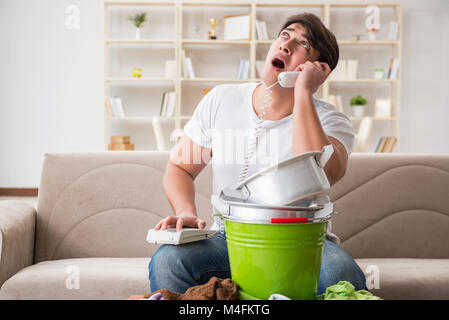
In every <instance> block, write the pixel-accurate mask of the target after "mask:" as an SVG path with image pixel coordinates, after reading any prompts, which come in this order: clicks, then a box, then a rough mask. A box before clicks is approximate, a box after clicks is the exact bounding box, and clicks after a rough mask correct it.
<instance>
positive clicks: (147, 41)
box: [104, 39, 176, 45]
mask: <svg viewBox="0 0 449 320" xmlns="http://www.w3.org/2000/svg"><path fill="white" fill-rule="evenodd" d="M104 42H105V43H109V44H172V45H175V44H176V41H175V40H155V39H144V40H133V39H106V40H105V41H104Z"/></svg>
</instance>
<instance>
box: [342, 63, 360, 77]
mask: <svg viewBox="0 0 449 320" xmlns="http://www.w3.org/2000/svg"><path fill="white" fill-rule="evenodd" d="M358 65H359V61H358V60H355V59H348V60H346V75H345V77H344V78H345V79H348V80H356V79H357V67H358Z"/></svg>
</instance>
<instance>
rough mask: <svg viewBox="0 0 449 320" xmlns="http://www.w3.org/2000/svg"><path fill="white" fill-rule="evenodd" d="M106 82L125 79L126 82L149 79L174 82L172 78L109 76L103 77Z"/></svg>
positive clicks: (147, 80) (146, 80)
mask: <svg viewBox="0 0 449 320" xmlns="http://www.w3.org/2000/svg"><path fill="white" fill-rule="evenodd" d="M105 80H106V81H107V82H119V81H127V82H149V81H168V82H174V81H175V79H173V78H133V77H111V78H106V79H105Z"/></svg>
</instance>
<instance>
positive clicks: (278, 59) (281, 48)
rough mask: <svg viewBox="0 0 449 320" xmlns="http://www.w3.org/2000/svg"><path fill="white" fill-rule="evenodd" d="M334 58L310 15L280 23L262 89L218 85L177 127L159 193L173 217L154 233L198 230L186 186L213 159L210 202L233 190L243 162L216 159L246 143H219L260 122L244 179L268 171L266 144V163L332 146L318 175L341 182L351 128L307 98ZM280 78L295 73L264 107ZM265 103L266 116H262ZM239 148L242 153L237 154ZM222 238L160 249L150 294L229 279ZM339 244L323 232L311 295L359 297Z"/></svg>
mask: <svg viewBox="0 0 449 320" xmlns="http://www.w3.org/2000/svg"><path fill="white" fill-rule="evenodd" d="M338 55H339V50H338V45H337V42H336V40H335V36H334V35H333V34H332V33H331V32H330V31H329V30H328V29H327V28H326V27H325V26H324V25H323V24H322V22H321V21H320V19H319V18H318V17H317V16H315V15H313V14H308V13H304V14H298V15H295V16H292V17H290V18H288V19H287V21H286V22H285V23H284V25H283V27H282V28H281V31H280V32H279V34H278V37H277V39H276V40H275V41H274V42H273V44H272V45H271V47H270V49H269V52H268V54H267V57H266V60H265V66H264V70H263V76H262V78H263V82H262V83H244V84H237V85H233V84H227V85H219V86H216V87H214V88H213V89H212V90H211V91H210V92H209V93H208V94H207V95H206V96H205V97H203V99H202V100H201V101H200V103H199V104H198V106H197V108H196V109H195V112H194V114H193V116H192V119H191V120H190V121H189V122H188V123H187V124H186V126H185V127H184V131H185V134H184V136H183V137H182V138H181V141H180V142H179V143H178V145H177V146H176V148H175V150H174V151H173V152H172V154H171V157H170V161H169V162H168V164H167V167H166V171H165V175H164V181H163V186H164V190H165V192H166V194H167V197H168V200H169V202H170V204H171V206H172V207H173V210H174V212H175V215H174V216H169V217H167V218H165V219H162V220H161V221H160V222H159V223H158V224H157V225H156V226H155V229H156V230H158V229H166V228H168V227H176V228H177V229H178V230H180V229H181V228H182V227H193V228H204V227H205V224H206V223H205V221H204V220H201V219H200V218H198V216H197V212H196V208H195V203H194V194H195V192H194V183H193V181H194V179H195V177H196V176H197V175H198V174H199V173H200V172H201V170H202V169H203V168H204V167H205V166H206V165H207V163H208V162H209V160H211V158H212V163H213V166H212V170H213V187H214V190H213V192H214V194H218V193H219V192H220V190H221V189H222V188H224V187H226V186H235V185H236V183H237V180H238V178H239V174H240V170H241V166H242V163H241V162H242V161H240V162H239V161H236V162H237V163H229V161H223V159H224V158H227V159H229V155H231V156H233V155H237V157H239V156H241V155H242V154H243V155H245V154H246V152H248V151H247V149H245V147H246V146H247V143H243V144H242V143H240V144H239V143H229V141H225V140H226V139H224V138H223V137H224V136H226V133H228V135H229V132H240V133H241V132H247V131H248V130H249V131H251V130H252V129H253V128H254V127H255V125H256V124H257V120H258V117H260V116H261V114H262V115H263V118H264V122H263V129H264V132H263V133H262V134H260V136H259V138H258V144H257V149H256V151H255V155H254V156H255V157H256V158H258V161H256V163H253V164H252V165H251V168H250V169H249V171H248V173H247V175H248V176H249V175H250V174H252V173H254V172H256V171H257V170H259V169H260V168H261V167H263V166H264V165H265V166H266V165H267V164H269V163H268V162H266V161H265V162H264V161H261V159H265V158H264V157H263V152H262V151H263V150H266V149H265V147H266V146H267V145H268V142H270V143H269V146H270V152H269V156H268V160H267V161H271V162H270V163H272V161H273V158H275V161H277V162H279V161H282V160H284V159H287V158H289V157H291V156H293V155H296V154H300V153H303V152H308V151H313V150H322V148H323V147H324V146H325V145H329V144H332V145H333V147H334V153H333V155H332V157H331V158H330V160H329V161H328V163H327V165H326V167H325V169H324V170H325V173H326V175H327V177H328V180H329V182H330V184H331V185H333V184H335V183H336V182H337V181H338V180H339V179H341V178H342V177H343V176H344V174H345V171H346V164H347V160H348V156H349V154H350V153H351V152H352V147H353V142H354V131H353V128H352V125H351V122H350V120H349V118H348V117H347V116H346V115H344V114H343V113H341V112H338V111H337V110H336V109H335V108H334V107H333V106H331V105H330V104H327V103H325V102H324V101H320V100H317V99H315V98H313V94H314V93H315V91H316V90H317V89H318V88H319V87H320V86H321V84H322V83H323V82H324V81H325V79H326V78H327V76H328V75H329V74H330V72H331V70H333V69H334V68H335V66H336V65H337V62H338ZM283 71H300V75H299V76H298V78H297V79H296V82H295V86H294V88H282V87H280V86H279V85H273V86H272V87H271V89H269V90H271V92H270V93H269V95H268V96H269V98H271V99H267V97H268V96H266V94H267V92H268V91H267V88H268V87H270V86H271V85H272V84H275V82H276V81H277V78H278V74H279V73H280V72H283ZM265 103H267V106H268V108H267V109H265V110H262V109H263V107H264V106H266V105H265ZM271 133H276V134H275V135H273V134H271ZM273 137H274V138H273ZM245 141H246V140H245ZM262 145H263V146H264V147H263V148H261V146H262ZM239 146H244V148H243V150H242V148H239ZM273 155H274V156H273ZM270 157H271V158H270ZM240 158H241V157H240ZM217 159H221V161H217ZM262 162H263V163H262ZM212 228H213V229H219V228H222V222H221V221H220V219H218V218H216V219H215V222H214V225H213V226H212ZM225 237H226V236H225V234H224V233H223V232H222V233H219V234H218V236H216V237H215V238H212V239H208V240H204V241H199V242H194V243H190V244H185V245H182V246H172V245H164V246H162V247H161V248H159V250H158V251H157V252H156V254H155V255H153V257H152V259H151V262H150V265H149V272H150V286H151V288H150V289H151V292H154V291H156V290H158V289H162V288H166V289H169V290H172V291H175V292H179V293H184V292H185V291H186V290H187V289H188V288H189V287H192V286H195V285H198V284H203V283H206V282H207V281H208V280H209V279H210V278H211V277H212V276H217V277H219V278H230V277H231V273H230V269H229V260H228V253H227V248H226V238H225ZM338 244H339V239H338V238H337V237H336V236H335V235H334V234H332V233H331V232H330V225H329V227H328V230H327V235H326V240H325V246H324V251H323V258H322V265H321V271H320V277H319V283H318V292H317V293H318V294H321V293H323V292H324V290H325V289H326V288H327V287H328V286H331V285H333V284H335V283H337V282H338V281H340V280H347V281H349V282H351V283H352V284H353V285H354V286H355V287H356V289H357V290H360V289H366V286H365V276H364V274H363V272H362V271H361V270H360V268H359V267H358V265H357V264H356V263H355V261H354V259H353V258H352V257H350V256H349V254H348V253H347V252H346V251H344V250H343V249H342V248H341V247H339V245H338Z"/></svg>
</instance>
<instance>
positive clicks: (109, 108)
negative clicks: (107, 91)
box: [104, 96, 114, 118]
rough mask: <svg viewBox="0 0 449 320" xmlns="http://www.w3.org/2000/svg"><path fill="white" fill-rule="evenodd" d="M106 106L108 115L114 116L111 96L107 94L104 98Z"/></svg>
mask: <svg viewBox="0 0 449 320" xmlns="http://www.w3.org/2000/svg"><path fill="white" fill-rule="evenodd" d="M104 107H105V110H106V116H107V117H110V118H113V117H114V112H112V107H111V98H110V97H109V96H105V98H104Z"/></svg>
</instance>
